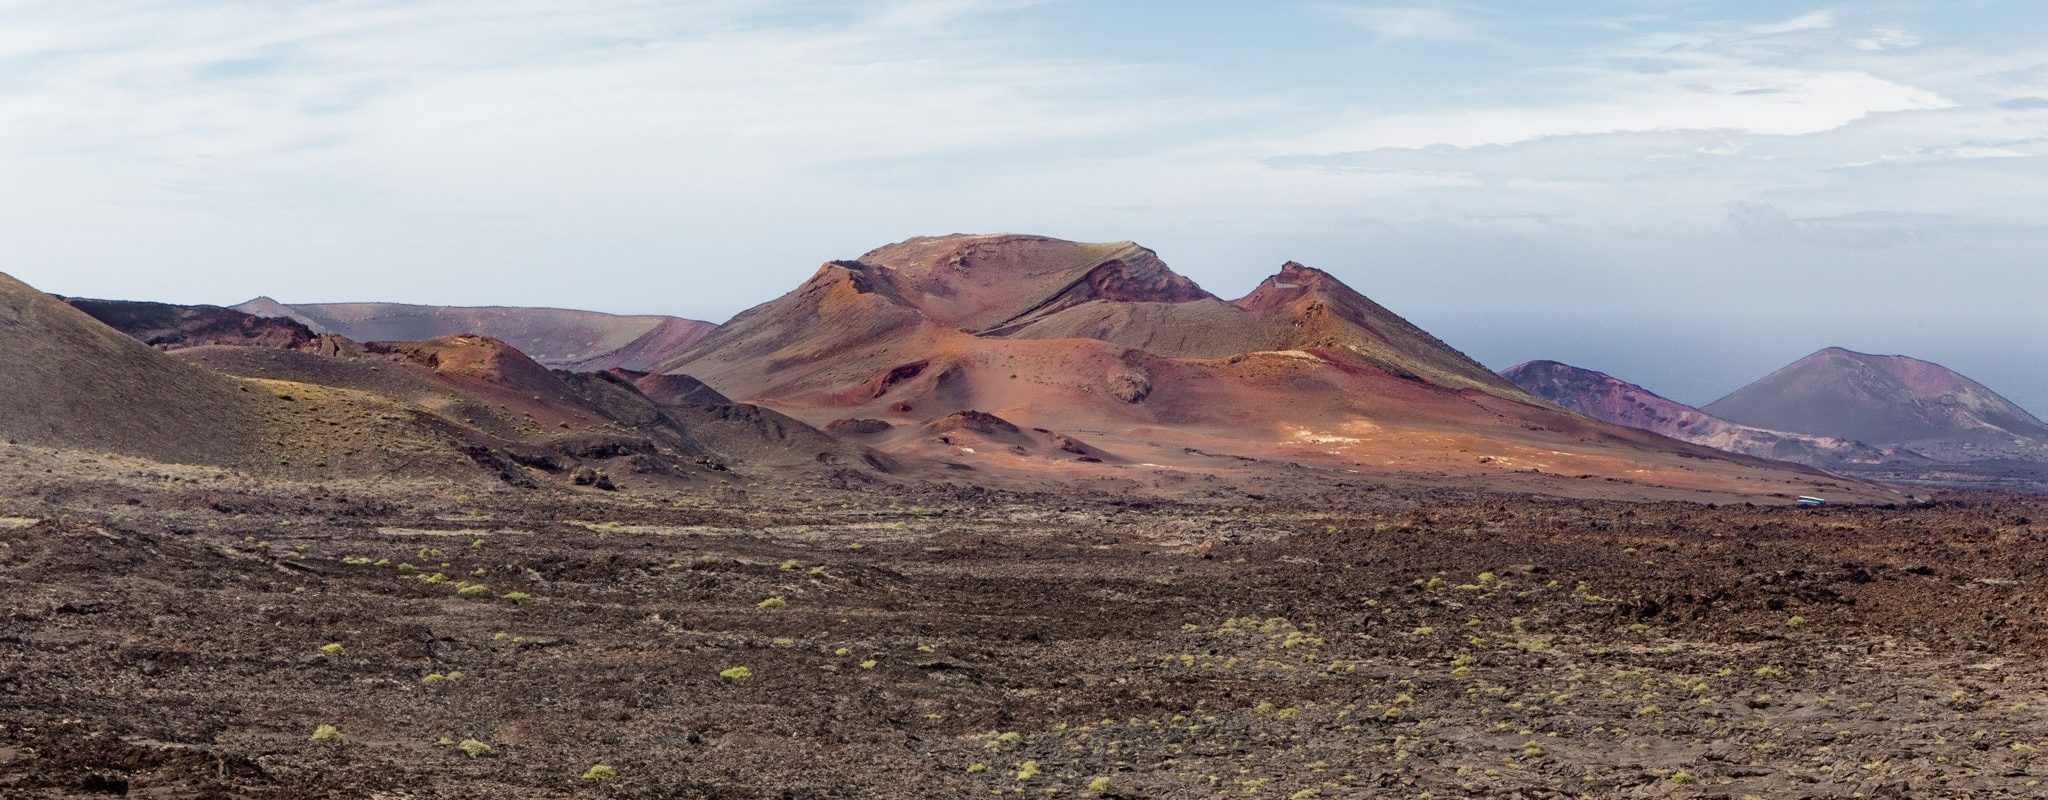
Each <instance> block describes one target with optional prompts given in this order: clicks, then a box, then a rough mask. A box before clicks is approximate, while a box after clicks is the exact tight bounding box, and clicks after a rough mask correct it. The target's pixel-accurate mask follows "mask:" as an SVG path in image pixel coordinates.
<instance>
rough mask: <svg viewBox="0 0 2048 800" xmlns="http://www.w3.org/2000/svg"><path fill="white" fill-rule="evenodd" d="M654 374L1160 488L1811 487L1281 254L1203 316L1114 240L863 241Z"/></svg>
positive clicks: (1153, 259)
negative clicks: (1527, 386)
mask: <svg viewBox="0 0 2048 800" xmlns="http://www.w3.org/2000/svg"><path fill="white" fill-rule="evenodd" d="M658 371H661V372H681V373H687V374H689V375H691V376H694V377H696V378H699V379H701V380H703V381H704V382H705V383H706V384H708V385H709V386H711V387H712V388H714V389H716V390H718V391H719V392H722V393H724V394H725V395H727V396H730V397H734V398H739V399H742V400H747V401H751V402H758V403H762V404H766V405H769V406H772V407H774V408H776V409H779V410H782V411H784V412H787V413H789V414H791V415H792V416H795V417H797V418H799V419H803V420H804V421H806V422H809V423H811V424H813V425H818V426H823V427H829V428H831V429H835V430H859V431H862V432H863V433H862V434H861V435H862V436H863V437H865V438H863V441H867V442H869V443H871V444H875V445H876V446H879V447H883V448H885V449H888V450H892V451H895V452H907V453H917V454H920V455H926V456H931V457H934V458H950V459H953V460H957V461H960V462H962V463H963V464H967V465H971V466H974V467H976V468H980V469H992V470H1013V471H1014V470H1033V469H1035V470H1041V471H1050V472H1051V473H1053V474H1059V475H1065V476H1068V477H1078V476H1082V475H1094V476H1100V477H1102V478H1104V479H1111V478H1115V479H1122V480H1134V481H1168V482H1170V481H1176V480H1186V477H1185V476H1186V475H1188V474H1201V473H1204V472H1209V473H1212V474H1213V473H1214V472H1229V471H1232V470H1245V469H1268V468H1270V467H1267V466H1258V465H1277V464H1311V465H1317V467H1318V468H1341V469H1348V470H1355V471H1371V472H1375V473H1404V474H1411V475H1420V474H1438V475H1478V476H1495V477H1499V476H1501V475H1502V474H1515V473H1520V474H1522V475H1548V474H1556V473H1565V474H1572V475H1580V474H1583V475H1587V476H1589V477H1594V476H1605V477H1612V478H1614V479H1616V480H1628V481H1634V482H1662V483H1664V484H1665V485H1681V484H1683V485H1692V486H1707V485H1712V486H1715V487H1719V488H1722V489H1727V488H1729V487H1738V486H1739V487H1743V488H1741V489H1737V490H1736V491H1741V492H1747V493H1751V494H1756V493H1759V490H1760V488H1761V487H1763V486H1766V485H1775V486H1777V487H1779V488H1776V489H1772V490H1771V491H1783V487H1785V486H1790V485H1794V484H1797V485H1800V486H1805V485H1808V484H1809V483H1811V482H1812V480H1813V479H1814V476H1813V474H1812V473H1799V474H1785V473H1782V472H1777V470H1779V469H1781V468H1777V467H1770V466H1766V465H1764V464H1762V463H1761V462H1755V461H1747V460H1744V459H1742V458H1741V457H1739V456H1732V455H1726V454H1721V453H1718V452H1717V451H1714V450H1711V449H1708V448H1704V447H1699V446H1696V445H1691V444H1686V443H1681V442H1677V441H1673V440H1670V439H1666V438H1663V437H1660V436H1656V435H1653V434H1650V433H1646V432H1642V431H1637V430H1632V429H1628V428H1622V427H1617V426H1614V425H1610V424H1607V423H1602V422H1596V421H1592V420H1588V419H1586V418H1584V417H1579V416H1575V415H1571V414H1567V413H1564V412H1561V411H1559V410H1558V409H1556V408H1555V407H1553V406H1550V405H1548V404H1545V403H1543V402H1541V401H1538V400H1537V399H1535V398H1534V397H1531V396H1530V395H1528V394H1527V393H1525V392H1523V391H1522V390H1521V389H1520V388H1518V387H1516V386H1514V385H1513V384H1512V383H1509V382H1508V381H1507V380H1506V379H1503V378H1501V377H1499V376H1497V375H1495V374H1493V373H1492V372H1491V371H1489V370H1487V369H1486V368H1485V367H1483V366H1481V365H1479V364H1478V363H1476V362H1474V361H1472V360H1471V359H1470V358H1468V357H1466V356H1464V355H1463V354H1462V353H1459V352H1458V351H1457V350H1455V349H1453V348H1451V347H1449V346H1448V345H1445V344H1444V343H1443V342H1441V341H1439V340H1437V339H1436V338H1435V337H1432V336H1430V335H1429V334H1428V333H1426V332H1424V331H1422V330H1421V329H1420V328H1417V327H1416V326H1414V325H1412V324H1410V323H1408V322H1407V321H1406V320H1403V319H1401V318H1400V317H1399V316H1397V315H1395V314H1393V313H1392V312H1390V311H1388V310H1387V309H1385V308H1384V307H1381V306H1380V305H1378V304H1377V303H1374V302H1372V301H1371V300H1370V299H1368V298H1366V297H1365V296H1364V295H1362V294H1359V293H1358V292H1355V291H1353V290H1351V289H1350V288H1349V287H1347V286H1345V285H1344V284H1343V283H1342V282H1341V281H1338V280H1337V279H1336V278H1334V277H1332V276H1330V275H1328V274H1326V273H1323V272H1320V271H1317V270H1313V269H1310V268H1307V267H1304V266H1302V265H1299V264H1292V263H1290V264H1288V265H1286V266H1284V267H1282V269H1281V270H1280V271H1279V273H1277V274H1275V275H1274V276H1272V277H1270V278H1268V279H1267V280H1266V281H1264V282H1262V283H1261V284H1260V285H1259V287H1258V288H1257V289H1255V290H1254V291H1253V292H1252V293H1251V294H1249V295H1247V296H1246V297H1244V298H1242V299H1240V300H1237V301H1234V302H1226V301H1223V300H1221V299H1218V298H1217V297H1215V296H1214V295H1212V294H1210V293H1209V292H1207V291H1204V290H1203V289H1201V287H1199V286H1197V285H1195V284H1194V282H1192V281H1189V280H1188V279H1186V278H1184V277H1182V276H1180V275H1178V274H1175V273H1173V272H1172V271H1171V270H1170V269H1168V268H1167V267H1166V265H1165V264H1164V263H1163V262H1160V261H1159V259H1158V258H1157V256H1156V255H1154V254H1153V253H1152V251H1150V250H1147V249H1145V248H1143V247H1139V246H1137V245H1134V244H1131V243H1129V242H1113V243H1106V244H1084V243H1075V242H1064V241H1060V240H1056V239H1047V238H1045V237H1035V236H1017V235H1009V234H1002V235H987V236H968V235H956V236H947V237H921V238H918V239H912V240H909V241H907V242H904V243H901V244H897V245H889V246H886V247H882V248H878V249H876V250H874V251H871V252H869V253H868V254H867V255H864V256H862V257H861V258H860V259H857V260H853V261H834V262H828V263H826V264H824V265H823V266H821V267H820V268H819V269H818V271H817V272H816V273H814V274H813V275H812V276H811V277H810V278H809V279H808V280H806V281H805V282H804V283H803V284H802V285H800V286H798V287H797V288H796V289H795V290H793V291H791V292H789V293H788V294H785V295H783V296H782V297H779V298H776V299H775V300H771V301H769V302H767V303H763V304H761V305H759V306H756V307H754V308H751V309H748V310H747V311H745V312H742V313H741V314H739V315H737V316H735V317H734V318H733V319H732V320H731V321H730V322H728V323H726V324H725V325H723V326H721V327H720V328H719V329H718V330H717V331H715V332H713V333H712V334H711V335H710V336H707V337H706V338H705V339H703V340H702V341H700V342H699V343H698V344H697V345H696V346H695V347H693V348H691V349H690V350H688V351H685V352H684V353H682V354H680V355H678V356H676V357H674V358H672V359H669V360H667V361H665V362H663V363H662V364H661V365H660V366H659V367H658ZM967 412H972V413H967ZM962 414H965V416H959V417H955V418H957V419H982V418H983V417H982V416H976V415H989V416H991V417H993V418H999V419H1001V420H1003V421H1004V422H1005V423H1006V424H1008V425H1012V426H1014V427H1016V428H1017V429H1018V433H1017V436H1013V437H1011V438H1012V439H1017V441H1010V440H1008V439H1005V440H1003V441H1002V442H996V441H994V440H991V441H985V442H979V443H968V440H972V439H975V438H976V437H975V436H968V435H966V434H963V433H959V432H957V431H952V430H951V429H950V428H947V426H946V425H944V424H942V423H940V420H942V419H945V418H948V417H952V416H953V415H962ZM935 426H936V427H935ZM977 435H979V434H977ZM998 438H1000V437H998ZM1026 439H1029V440H1030V441H1031V442H1033V444H1030V445H1027V444H1025V442H1024V440H1026ZM1084 440H1085V442H1086V446H1085V448H1081V449H1079V451H1077V449H1073V448H1065V447H1062V446H1058V445H1054V446H1043V447H1042V446H1039V445H1038V444H1036V443H1039V442H1063V441H1072V442H1080V441H1084ZM998 444H999V445H1000V446H999V447H995V448H994V449H996V450H997V451H999V452H996V453H991V452H989V449H990V447H991V446H993V445H998ZM1084 457H1085V458H1086V459H1087V460H1085V461H1084V460H1083V459H1084ZM1052 464H1060V465H1061V466H1058V467H1054V466H1051V465H1052ZM1248 465H1249V466H1248ZM1784 469H1789V468H1784ZM1518 480H1519V479H1518Z"/></svg>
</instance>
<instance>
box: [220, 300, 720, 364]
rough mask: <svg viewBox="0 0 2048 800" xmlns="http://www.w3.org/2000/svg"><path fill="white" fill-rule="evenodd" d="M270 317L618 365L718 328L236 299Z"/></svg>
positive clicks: (494, 310)
mask: <svg viewBox="0 0 2048 800" xmlns="http://www.w3.org/2000/svg"><path fill="white" fill-rule="evenodd" d="M234 308H235V310H238V311H244V312H247V313H250V314H255V315H258V316H265V317H283V318H288V319H292V320H295V321H298V322H300V323H303V324H305V325H307V326H308V327H310V328H312V329H313V330H314V331H315V332H319V333H330V332H331V333H338V334H341V335H343V336H346V337H348V338H351V339H355V340H357V341H423V340H427V339H435V338H439V337H443V336H454V335H458V334H476V335H479V336H488V337H490V338H493V339H497V340H499V341H503V342H505V343H507V344H510V345H512V346H513V347H516V348H519V349H520V350H521V351H522V352H524V353H526V354H528V355H530V356H532V357H533V358H534V360H536V361H539V362H540V363H542V364H544V365H547V366H549V367H556V368H562V369H575V370H581V371H586V372H596V371H600V370H606V369H611V368H614V367H620V368H625V369H638V370H644V369H647V368H648V367H650V366H652V365H653V364H655V363H656V362H659V361H660V360H662V359H664V358H667V357H668V356H670V355H673V354H675V353H677V352H681V351H682V350H683V349H684V348H687V347H689V346H690V345H692V344H695V343H696V342H697V341H698V340H699V339H702V338H704V335H705V334H707V333H709V332H710V331H711V330H712V329H714V328H716V327H717V326H716V325H713V324H711V323H709V322H700V321H698V320H691V319H683V318H680V317H667V316H660V315H634V316H627V315H619V314H605V313H600V312H596V311H575V310H569V309H557V308H517V307H505V306H477V307H468V306H424V305H407V304H402V303H296V304H289V305H287V304H284V303H279V302H277V301H276V300H272V299H270V298H268V297H259V298H256V299H254V300H250V301H248V302H246V303H242V304H240V305H237V306H235V307H234Z"/></svg>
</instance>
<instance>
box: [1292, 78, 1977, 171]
mask: <svg viewBox="0 0 2048 800" xmlns="http://www.w3.org/2000/svg"><path fill="white" fill-rule="evenodd" d="M1573 94H1574V95H1575V96H1574V97H1572V98H1569V99H1566V100H1564V101H1563V102H1557V103H1552V104H1549V105H1541V106H1536V105H1530V106H1502V107H1495V108H1475V109H1458V110H1452V111H1440V112H1428V113H1410V114H1395V115H1390V116H1384V117H1371V118H1362V119H1358V120H1356V121H1353V122H1351V123H1348V124H1345V125H1341V126H1337V127H1333V128H1330V129H1327V130H1323V131H1319V132H1316V133H1314V134H1312V135H1310V136H1307V137H1304V138H1302V139H1299V140H1296V141H1292V142H1280V143H1276V146H1277V147H1281V148H1285V149H1291V150H1292V151H1294V152H1297V153H1300V152H1350V151H1361V150H1372V149H1376V148H1383V147H1408V148H1413V147H1430V146H1438V145H1442V146H1451V147H1473V146H1477V145H1488V144H1509V143H1514V142H1523V141H1528V140H1531V139H1539V138H1544V137H1551V136H1571V135H1583V134H1605V133H1625V132H1652V131H1684V130H1701V131H1736V132H1742V133H1763V134H1776V135H1786V136H1793V135H1800V134H1808V133H1817V132H1820V131H1826V130H1832V129H1834V128H1838V127H1841V126H1843V125H1846V124H1848V123H1850V122H1853V121H1855V120H1858V119H1861V118H1863V117H1865V116H1867V115H1870V114H1875V113H1884V112H1894V111H1910V110H1925V109H1937V108H1945V107H1948V106H1950V105H1952V104H1951V103H1950V101H1948V100H1946V99H1945V98H1943V97H1941V96H1940V95H1938V94H1935V93H1933V92H1930V91H1926V90H1923V89H1918V88H1915V87H1911V86H1906V85H1902V84H1898V83H1894V82H1892V81H1888V80H1885V79H1882V78H1878V77H1876V76H1873V75H1870V74H1867V73H1861V72H1848V71H1810V70H1796V69H1786V68H1777V67H1747V68H1721V69H1678V70H1670V71H1665V72H1638V71H1625V70H1605V71H1600V72H1597V73H1592V74H1589V75H1587V76H1584V77H1583V78H1582V84H1581V85H1580V86H1578V87H1576V88H1575V91H1574V92H1573Z"/></svg>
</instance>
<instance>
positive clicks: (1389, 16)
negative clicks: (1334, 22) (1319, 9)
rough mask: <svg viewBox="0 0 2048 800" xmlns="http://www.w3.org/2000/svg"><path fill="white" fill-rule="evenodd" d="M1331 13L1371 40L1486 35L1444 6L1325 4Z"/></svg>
mask: <svg viewBox="0 0 2048 800" xmlns="http://www.w3.org/2000/svg"><path fill="white" fill-rule="evenodd" d="M1323 10H1324V11H1325V12H1326V13H1328V14H1329V15H1331V16H1334V17H1336V18H1338V19H1341V20H1343V21H1345V22H1347V23H1350V24H1352V25H1355V26H1357V27H1358V28H1360V29H1361V30H1364V31H1365V32H1366V33H1368V34H1371V36H1372V40H1373V42H1374V43H1378V44H1385V43H1391V42H1399V41H1472V40H1478V39H1483V38H1485V34H1484V32H1483V31H1482V30H1481V29H1480V28H1479V26H1478V24H1477V23H1475V22H1473V21H1472V20H1471V19H1469V18H1467V17H1466V16H1465V15H1463V14H1460V13H1458V12H1457V11H1455V10H1453V9H1451V8H1447V7H1443V6H1430V7H1406V8H1403V7H1381V6H1355V5H1325V6H1323Z"/></svg>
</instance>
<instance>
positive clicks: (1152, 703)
mask: <svg viewBox="0 0 2048 800" xmlns="http://www.w3.org/2000/svg"><path fill="white" fill-rule="evenodd" d="M0 456H4V461H5V463H4V464H0V467H4V468H5V469H6V470H7V473H8V474H9V475H10V476H19V478H20V479H19V480H15V481H13V482H12V483H11V485H10V486H9V488H8V492H7V495H6V496H5V498H4V499H0V795H4V796H6V797H10V798H13V797H24V798H46V797H94V796H110V795H122V794H126V795H128V796H135V797H152V798H203V797H259V798H265V797H267V798H300V797H337V798H341V797H348V798H356V797H390V798H399V797H405V798H428V797H450V798H455V797H462V798H476V797H618V798H670V797H686V798H695V797H703V798H752V797H789V798H812V797H821V798H822V797H848V798H869V797H976V796H998V795H1000V796H1033V797H1073V798H1090V797H1122V798H1195V797H1250V798H1294V799H1295V800H1301V799H1303V798H1348V797H1468V796H1505V797H1581V796H1590V797H1727V798H1738V797H1751V796H1753V797H1760V798H1777V797H1857V796H1861V797H1884V796H1922V797H1965V796H1984V797H2000V796H2003V797H2024V796H2039V795H2040V794H2041V793H2043V792H2044V791H2048V790H2044V789H2043V788H2042V787H2041V786H2040V784H2039V781H2040V780H2042V779H2043V778H2048V761H2044V760H2043V759H2044V758H2048V756H2042V755H2040V754H2039V753H2037V748H2048V676H2044V675H2043V672H2042V670H2041V669H2040V668H2039V664H2040V661H2041V655H2042V653H2043V649H2044V646H2048V626H2044V624H2043V619H2044V617H2043V611H2044V608H2043V603H2044V595H2043V593H2042V590H2041V588H2040V580H2041V577H2042V575H2043V567H2044V564H2048V541H2043V537H2042V535H2041V532H2040V531H2041V528H2040V524H2039V523H2037V522H2035V520H2041V519H2048V508H2044V507H2043V505H2042V504H2040V503H2038V502H2022V501H2016V500H2010V499H2001V498H1998V497H1993V496H1986V497H1976V498H1972V497H1956V498H1952V499H1948V500H1944V501H1941V502H1938V503H1936V504H1934V505H1931V506H1925V507H1912V508H1903V507H1887V508H1880V507H1863V508H1828V509H1821V510H1811V511H1802V510H1797V509H1791V508H1783V507H1770V508H1765V507H1750V506H1743V505H1735V506H1723V507H1707V506H1697V505H1687V504H1677V503H1669V504H1625V503H1612V502H1598V501H1559V500H1534V499H1525V498H1516V497H1508V496H1491V495H1480V494H1470V495H1459V494H1446V493H1444V492H1426V491H1421V490H1402V489H1390V488H1380V489H1375V488H1371V487H1354V488H1352V489H1348V490H1346V492H1347V493H1345V494H1340V495H1336V496H1324V497H1308V496H1302V497H1267V498H1265V499H1263V500H1249V499H1242V498H1240V499H1242V502H1241V503H1238V502H1234V501H1233V502H1228V503H1221V504H1167V503H1150V502H1137V503H1133V502H1127V501H1119V500H1117V499H1115V498H1110V497H1071V496H1069V497H1058V496H1051V495H1031V494H991V493H985V492H981V491H977V490H973V489H964V488H955V489H943V488H933V489H924V490H905V491H901V492H891V493H883V492H875V491H866V492H846V491H829V490H825V489H820V488H806V487H789V486H783V487H777V486H772V485H767V484H755V485H752V486H748V487H739V486H735V487H732V488H727V489H721V490H716V491H709V492H705V493H700V494H665V495H644V496H637V497H636V496H620V495H615V494H605V493H600V492H580V491H578V492H571V491H538V492H536V491H533V490H515V489H510V488H506V489H497V490H487V491H485V490H461V489H454V488H448V487H436V486H432V485H406V484H384V485H379V484H361V485H356V484H348V483H324V484H319V485H312V484H303V485H301V484H289V483H276V482H271V483H255V482H250V481H246V480H241V479H238V478H236V477H235V476H234V475H233V474H231V473H226V472H221V471H216V470H210V469H205V468H196V467H193V468H185V467H161V466H152V465H149V464H146V463H144V462H131V461H125V460H120V459H115V458H111V457H92V458H86V457H81V456H76V455H70V454H64V453H60V452H57V451H48V450H37V449H32V448H23V447H9V448H4V449H0Z"/></svg>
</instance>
